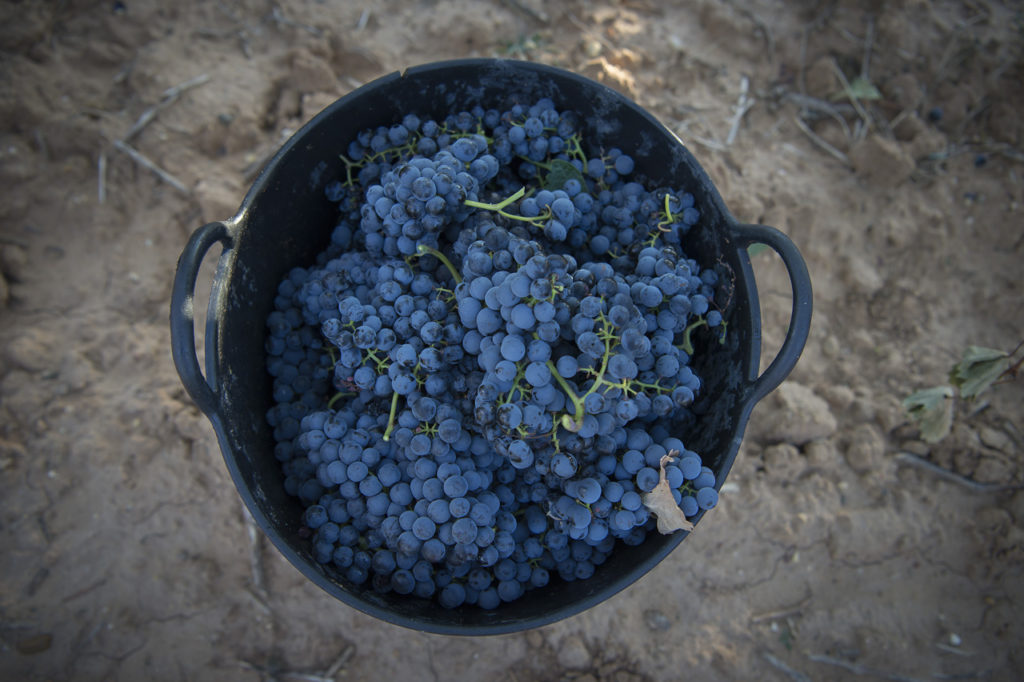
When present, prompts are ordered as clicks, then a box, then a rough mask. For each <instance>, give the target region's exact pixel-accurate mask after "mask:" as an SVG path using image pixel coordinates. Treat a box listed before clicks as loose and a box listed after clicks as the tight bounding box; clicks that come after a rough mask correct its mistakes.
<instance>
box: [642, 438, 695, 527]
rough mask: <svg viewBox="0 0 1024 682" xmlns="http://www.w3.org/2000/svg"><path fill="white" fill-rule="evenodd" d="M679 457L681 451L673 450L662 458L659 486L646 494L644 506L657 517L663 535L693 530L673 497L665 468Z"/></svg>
mask: <svg viewBox="0 0 1024 682" xmlns="http://www.w3.org/2000/svg"><path fill="white" fill-rule="evenodd" d="M678 456H679V451H678V450H672V451H671V452H669V453H668V454H667V455H665V456H664V457H662V458H661V463H660V469H661V475H660V478H659V480H658V485H656V486H654V490H652V491H651V492H649V493H646V494H644V506H645V507H647V509H648V510H649V511H650V512H651V513H652V514H654V515H655V516H656V517H657V519H658V532H659V533H661V534H662V535H668V534H670V533H674V532H676V531H677V530H687V531H689V530H693V524H692V523H690V522H689V521H687V520H686V514H684V513H683V510H682V509H680V508H679V505H678V504H676V500H675V498H674V497H672V489H671V488H669V487H668V477H667V476H666V475H665V466H666V465H667V464H668V463H669V462H671V461H672V460H673V459H675V458H676V457H678Z"/></svg>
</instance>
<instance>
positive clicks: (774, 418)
mask: <svg viewBox="0 0 1024 682" xmlns="http://www.w3.org/2000/svg"><path fill="white" fill-rule="evenodd" d="M765 403H766V404H765V405H764V406H762V407H759V408H757V409H763V410H764V411H765V412H766V413H768V415H769V416H770V418H767V419H761V420H759V422H758V423H759V424H760V427H759V430H760V433H757V434H755V435H756V436H758V437H759V440H761V441H762V442H769V443H791V444H793V445H797V446H799V445H803V444H805V443H809V442H811V441H814V440H819V439H821V438H828V437H829V436H830V435H832V434H833V433H835V430H836V427H837V424H836V418H835V417H834V416H833V415H832V410H831V409H830V408H829V405H828V403H827V402H825V400H823V399H822V398H821V397H820V396H818V395H817V394H816V393H814V391H812V390H811V389H810V388H808V387H806V386H804V385H802V384H798V383H796V382H791V381H787V382H785V383H783V384H782V385H781V386H779V388H778V389H776V390H775V392H774V393H772V394H771V395H770V396H768V398H766V399H765Z"/></svg>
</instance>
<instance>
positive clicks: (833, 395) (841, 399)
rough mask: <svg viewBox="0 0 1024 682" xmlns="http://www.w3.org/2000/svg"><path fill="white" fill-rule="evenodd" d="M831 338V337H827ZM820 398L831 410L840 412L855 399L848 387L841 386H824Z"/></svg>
mask: <svg viewBox="0 0 1024 682" xmlns="http://www.w3.org/2000/svg"><path fill="white" fill-rule="evenodd" d="M829 338H833V337H829ZM821 395H822V397H823V398H824V399H825V400H827V401H828V404H829V405H831V406H832V409H834V410H837V411H839V412H842V411H843V410H845V409H846V408H847V407H849V406H850V404H851V403H852V402H853V401H854V399H855V398H856V397H857V396H856V395H854V393H853V389H852V388H850V387H849V386H844V385H842V384H833V385H831V386H825V387H824V388H822V389H821Z"/></svg>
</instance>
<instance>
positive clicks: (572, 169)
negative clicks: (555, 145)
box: [544, 159, 585, 192]
mask: <svg viewBox="0 0 1024 682" xmlns="http://www.w3.org/2000/svg"><path fill="white" fill-rule="evenodd" d="M573 178H575V179H577V180H579V182H580V185H584V181H583V173H581V172H580V171H579V169H577V168H576V166H574V165H572V164H571V163H569V162H568V161H566V160H565V159H555V160H554V161H552V162H551V163H550V170H549V171H548V174H547V177H545V178H544V189H546V190H548V191H551V192H554V191H555V190H556V189H562V187H564V186H565V183H566V182H568V181H569V180H572V179H573ZM584 186H585V185H584Z"/></svg>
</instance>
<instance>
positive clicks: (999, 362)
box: [949, 346, 1010, 398]
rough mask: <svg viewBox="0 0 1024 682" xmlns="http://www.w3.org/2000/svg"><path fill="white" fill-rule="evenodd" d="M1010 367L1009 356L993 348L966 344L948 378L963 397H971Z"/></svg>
mask: <svg viewBox="0 0 1024 682" xmlns="http://www.w3.org/2000/svg"><path fill="white" fill-rule="evenodd" d="M1009 367H1010V356H1009V355H1008V354H1007V353H1005V352H1004V351H1001V350H996V349H994V348H982V347H981V346H968V347H967V350H965V351H964V356H963V359H962V360H960V362H959V363H957V364H956V365H955V366H954V367H953V371H952V372H950V374H949V380H950V382H952V384H953V385H954V386H956V387H957V388H959V389H960V395H962V396H963V397H964V398H973V397H975V396H976V395H978V394H979V393H981V392H982V391H984V390H985V389H986V388H988V387H989V386H991V385H992V384H993V382H995V381H996V379H998V378H999V377H1000V375H1002V374H1003V372H1005V371H1006V370H1007V369H1008V368H1009Z"/></svg>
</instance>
